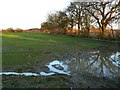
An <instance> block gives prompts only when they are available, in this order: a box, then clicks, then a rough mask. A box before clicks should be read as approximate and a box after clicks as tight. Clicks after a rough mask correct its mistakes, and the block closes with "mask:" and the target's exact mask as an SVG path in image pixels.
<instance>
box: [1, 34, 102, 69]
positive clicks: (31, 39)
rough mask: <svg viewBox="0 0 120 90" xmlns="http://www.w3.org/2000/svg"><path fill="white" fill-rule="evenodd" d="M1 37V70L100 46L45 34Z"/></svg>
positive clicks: (92, 41) (76, 39)
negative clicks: (58, 54) (59, 54)
mask: <svg viewBox="0 0 120 90" xmlns="http://www.w3.org/2000/svg"><path fill="white" fill-rule="evenodd" d="M1 36H2V56H3V70H4V68H7V67H8V68H9V67H12V66H16V65H23V64H34V63H38V62H39V63H40V62H43V61H45V60H50V59H53V58H54V57H55V54H57V53H64V52H66V51H75V50H82V49H87V48H88V49H91V48H96V47H99V46H100V43H98V42H97V41H95V40H88V39H81V38H77V37H69V36H64V35H50V34H45V33H2V35H1Z"/></svg>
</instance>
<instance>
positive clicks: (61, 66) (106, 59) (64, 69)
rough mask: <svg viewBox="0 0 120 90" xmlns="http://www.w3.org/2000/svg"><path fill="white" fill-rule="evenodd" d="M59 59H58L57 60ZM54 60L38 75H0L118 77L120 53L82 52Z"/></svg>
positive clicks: (119, 75)
mask: <svg viewBox="0 0 120 90" xmlns="http://www.w3.org/2000/svg"><path fill="white" fill-rule="evenodd" d="M59 59H60V58H59ZM60 60H61V61H59V60H54V61H52V62H50V63H48V64H47V65H46V67H48V69H49V70H48V71H46V72H43V71H41V72H39V73H31V72H24V73H17V72H0V75H3V74H5V75H24V76H50V75H54V74H65V75H70V74H71V75H73V74H79V73H89V74H90V75H92V76H98V77H109V78H111V77H120V72H119V69H120V52H116V53H112V54H110V53H109V54H106V53H105V52H101V51H93V52H82V53H79V54H78V53H77V54H74V55H73V54H72V55H68V56H66V57H64V58H61V59H60Z"/></svg>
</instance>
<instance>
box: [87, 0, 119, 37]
mask: <svg viewBox="0 0 120 90" xmlns="http://www.w3.org/2000/svg"><path fill="white" fill-rule="evenodd" d="M87 7H89V9H88V8H86V10H87V11H88V12H89V13H90V14H91V15H92V16H93V17H94V18H95V19H96V21H97V24H98V26H99V28H100V29H101V31H102V33H101V36H102V37H104V32H105V31H106V29H107V26H108V25H109V24H111V23H112V22H115V21H116V20H118V18H119V17H120V12H119V10H120V1H119V0H114V1H113V0H103V1H102V2H91V3H89V5H87Z"/></svg>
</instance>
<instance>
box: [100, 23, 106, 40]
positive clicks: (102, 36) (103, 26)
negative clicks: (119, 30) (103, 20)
mask: <svg viewBox="0 0 120 90" xmlns="http://www.w3.org/2000/svg"><path fill="white" fill-rule="evenodd" d="M106 27H107V26H106V24H102V33H101V38H104V37H105V31H106Z"/></svg>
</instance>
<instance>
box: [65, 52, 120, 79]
mask: <svg viewBox="0 0 120 90" xmlns="http://www.w3.org/2000/svg"><path fill="white" fill-rule="evenodd" d="M70 56H71V57H69V58H66V59H65V60H64V59H63V60H64V61H65V63H66V64H67V65H68V67H69V70H70V71H71V74H74V73H76V74H77V73H78V74H79V73H88V74H90V75H92V76H98V77H109V78H112V77H119V76H120V72H119V69H120V52H116V53H105V52H101V51H91V52H82V53H76V54H75V55H70Z"/></svg>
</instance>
